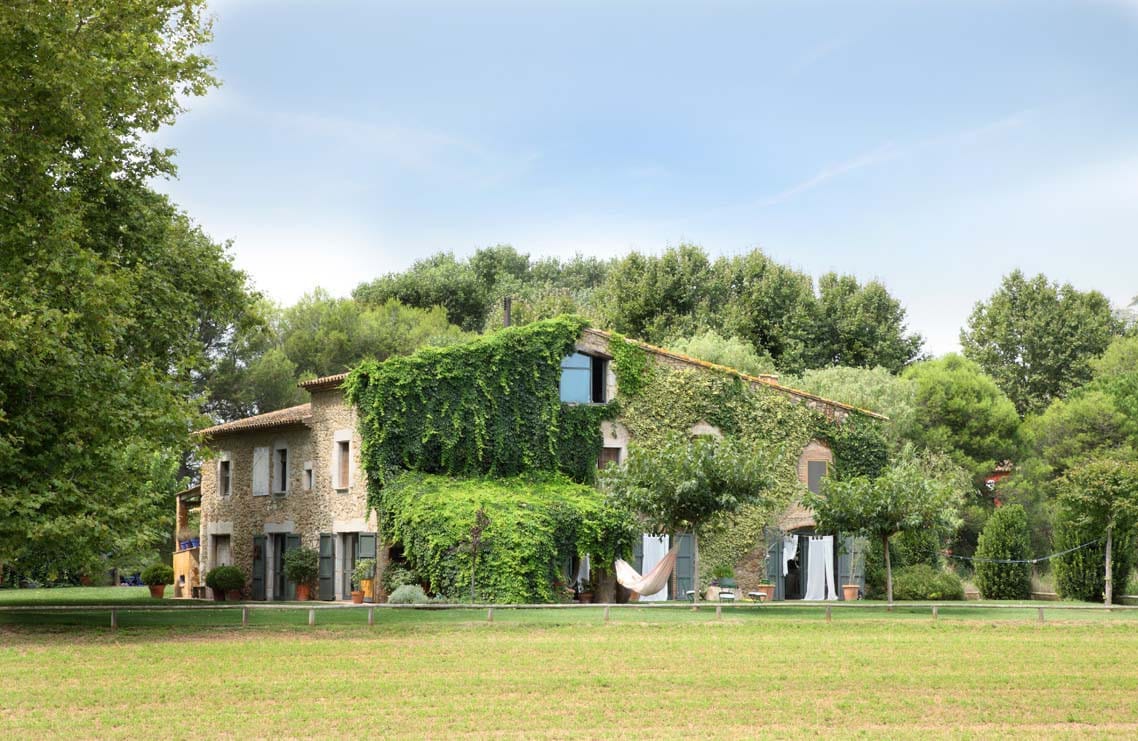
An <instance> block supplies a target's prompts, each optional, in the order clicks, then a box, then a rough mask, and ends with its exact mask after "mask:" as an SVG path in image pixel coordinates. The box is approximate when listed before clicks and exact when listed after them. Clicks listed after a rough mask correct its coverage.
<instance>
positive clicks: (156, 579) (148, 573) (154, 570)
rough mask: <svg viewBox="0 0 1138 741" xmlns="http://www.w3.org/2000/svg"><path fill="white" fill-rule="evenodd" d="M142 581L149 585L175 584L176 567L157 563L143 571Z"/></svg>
mask: <svg viewBox="0 0 1138 741" xmlns="http://www.w3.org/2000/svg"><path fill="white" fill-rule="evenodd" d="M142 583H143V584H146V585H147V586H156V585H158V584H173V583H174V569H172V568H170V567H169V566H167V565H166V564H164V563H156V564H154V565H153V566H149V567H147V568H146V570H145V571H143V572H142Z"/></svg>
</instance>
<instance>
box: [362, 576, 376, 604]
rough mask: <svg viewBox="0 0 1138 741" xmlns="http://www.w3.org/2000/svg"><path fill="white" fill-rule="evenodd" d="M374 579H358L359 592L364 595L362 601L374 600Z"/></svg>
mask: <svg viewBox="0 0 1138 741" xmlns="http://www.w3.org/2000/svg"><path fill="white" fill-rule="evenodd" d="M374 589H375V579H360V590H361V591H363V593H364V600H369V599H375V592H374V591H373V590H374Z"/></svg>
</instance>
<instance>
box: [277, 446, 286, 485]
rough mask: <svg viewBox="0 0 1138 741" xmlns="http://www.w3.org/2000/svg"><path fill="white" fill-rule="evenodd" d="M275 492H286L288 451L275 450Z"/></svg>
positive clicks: (283, 449)
mask: <svg viewBox="0 0 1138 741" xmlns="http://www.w3.org/2000/svg"><path fill="white" fill-rule="evenodd" d="M276 484H277V491H281V492H284V491H288V449H287V448H279V449H278V450H277V481H276Z"/></svg>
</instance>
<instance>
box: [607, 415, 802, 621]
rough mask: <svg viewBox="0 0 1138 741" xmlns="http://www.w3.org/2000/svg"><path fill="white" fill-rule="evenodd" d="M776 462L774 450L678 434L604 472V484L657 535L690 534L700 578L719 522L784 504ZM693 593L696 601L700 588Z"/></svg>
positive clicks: (631, 452)
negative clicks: (702, 551)
mask: <svg viewBox="0 0 1138 741" xmlns="http://www.w3.org/2000/svg"><path fill="white" fill-rule="evenodd" d="M778 459H779V456H778V454H777V452H776V451H774V450H772V449H769V448H762V447H756V446H755V445H753V444H748V443H745V442H742V441H740V440H736V439H732V438H723V439H719V438H715V437H710V436H705V437H698V438H696V439H694V440H689V439H688V438H687V437H686V436H683V435H679V436H675V437H672V438H670V439H669V440H667V441H666V442H665V443H664V444H662V445H660V446H659V447H656V448H640V447H633V448H632V449H630V450H629V455H628V461H627V462H626V464H625V465H623V466H609V467H607V468H606V469H605V470H604V471H603V472H602V473H601V484H602V486H603V487H604V488H606V489H607V490H609V491H610V492H612V494H613V495H614V497H615V499H616V501H618V502H619V503H620V504H621V506H622V507H624V508H625V509H627V510H628V511H631V512H636V513H638V514H639V515H640V516H641V517H642V518H643V520H644V521H645V523H646V525H647V527H649V528H651V529H653V530H654V531H656V532H661V533H677V532H690V533H691V534H692V541H693V545H694V548H693V553H694V561H695V563H694V569H695V573H696V574H697V575H698V574H699V536H700V534H701V533H703V532H704V530H705V529H706V528H707V527H708V526H709V525H710V524H711V523H712V521H713V520H714V519H715V518H716V517H721V516H727V515H730V514H732V513H734V512H736V511H738V509H739V508H740V507H742V506H744V505H748V504H750V505H761V506H769V507H772V508H773V507H774V506H776V505H778V504H785V498H786V489H785V487H779V486H777V476H776V471H777V467H778ZM697 578H698V576H697ZM694 591H695V593H696V599H698V597H699V588H698V585H697V586H696V588H695V590H694Z"/></svg>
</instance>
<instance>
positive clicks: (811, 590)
mask: <svg viewBox="0 0 1138 741" xmlns="http://www.w3.org/2000/svg"><path fill="white" fill-rule="evenodd" d="M808 547H809V550H808V551H807V557H806V560H807V562H808V564H807V574H806V596H805V597H804V599H808V600H836V599H837V598H838V593H837V591H836V590H835V589H834V536H832V535H823V536H816V535H815V536H811V537H810V543H809V546H808Z"/></svg>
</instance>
